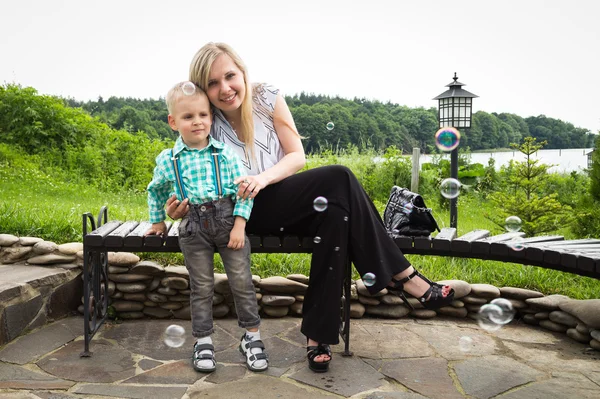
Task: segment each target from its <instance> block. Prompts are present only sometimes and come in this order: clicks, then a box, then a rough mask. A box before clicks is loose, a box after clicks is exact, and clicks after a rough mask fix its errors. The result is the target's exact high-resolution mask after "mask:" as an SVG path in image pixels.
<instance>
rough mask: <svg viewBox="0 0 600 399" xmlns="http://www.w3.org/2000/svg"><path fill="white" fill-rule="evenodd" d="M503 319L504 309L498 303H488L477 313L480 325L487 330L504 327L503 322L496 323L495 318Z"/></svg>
mask: <svg viewBox="0 0 600 399" xmlns="http://www.w3.org/2000/svg"><path fill="white" fill-rule="evenodd" d="M499 319H500V320H501V319H502V309H501V308H500V306H498V305H493V304H491V303H487V304H485V305H483V306H482V307H481V308H479V314H478V315H477V323H478V324H479V327H481V328H483V329H484V330H486V331H496V330H499V329H500V327H502V325H501V324H498V323H496V321H495V320H499Z"/></svg>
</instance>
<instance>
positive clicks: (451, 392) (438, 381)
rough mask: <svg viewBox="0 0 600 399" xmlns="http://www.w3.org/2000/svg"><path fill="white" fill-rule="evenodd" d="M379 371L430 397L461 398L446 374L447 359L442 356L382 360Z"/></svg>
mask: <svg viewBox="0 0 600 399" xmlns="http://www.w3.org/2000/svg"><path fill="white" fill-rule="evenodd" d="M381 373H383V374H385V375H386V376H388V377H390V378H393V379H394V380H396V381H398V382H399V383H400V384H402V385H404V386H406V387H408V388H410V389H411V390H412V391H416V392H418V393H419V394H421V395H425V396H427V397H431V398H444V399H462V398H463V396H462V395H461V393H460V392H459V390H458V389H457V387H456V386H455V385H454V382H453V381H452V378H451V377H450V375H449V374H448V361H447V360H446V359H442V358H434V357H430V358H427V359H402V360H391V361H384V362H383V364H382V366H381Z"/></svg>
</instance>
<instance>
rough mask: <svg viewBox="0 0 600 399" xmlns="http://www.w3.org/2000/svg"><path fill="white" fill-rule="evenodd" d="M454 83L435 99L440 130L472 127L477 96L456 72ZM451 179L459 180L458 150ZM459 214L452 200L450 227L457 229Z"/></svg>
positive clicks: (451, 170) (454, 156) (451, 162)
mask: <svg viewBox="0 0 600 399" xmlns="http://www.w3.org/2000/svg"><path fill="white" fill-rule="evenodd" d="M453 79H454V81H453V82H452V83H450V84H448V85H446V87H448V88H449V89H448V90H446V91H445V92H443V93H442V94H440V95H439V96H437V97H435V98H434V100H438V120H439V121H440V128H442V127H453V128H456V129H458V130H459V131H460V130H461V129H467V128H470V127H471V116H472V112H471V107H472V105H473V98H475V97H477V96H476V95H475V94H473V93H470V92H468V91H466V90H464V89H463V88H462V87H463V86H465V84H464V83H460V82H459V81H458V77H457V76H456V72H454V78H453ZM450 177H452V178H453V179H458V148H455V149H454V150H452V152H451V153H450ZM457 219H458V213H457V209H456V198H451V199H450V227H454V228H456V226H457Z"/></svg>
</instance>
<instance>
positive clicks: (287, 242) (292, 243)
mask: <svg viewBox="0 0 600 399" xmlns="http://www.w3.org/2000/svg"><path fill="white" fill-rule="evenodd" d="M282 247H283V249H286V250H289V251H294V252H296V251H298V250H299V249H300V238H299V237H298V236H285V237H283V244H282Z"/></svg>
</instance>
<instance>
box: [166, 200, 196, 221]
mask: <svg viewBox="0 0 600 399" xmlns="http://www.w3.org/2000/svg"><path fill="white" fill-rule="evenodd" d="M166 208H167V215H169V217H170V218H171V219H173V220H177V219H181V218H182V217H184V216H185V215H186V214H187V213H188V210H189V209H190V206H189V200H188V199H187V198H186V199H184V200H183V201H181V202H179V200H178V199H177V197H176V196H175V195H172V196H171V197H169V199H168V200H167V203H166Z"/></svg>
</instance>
